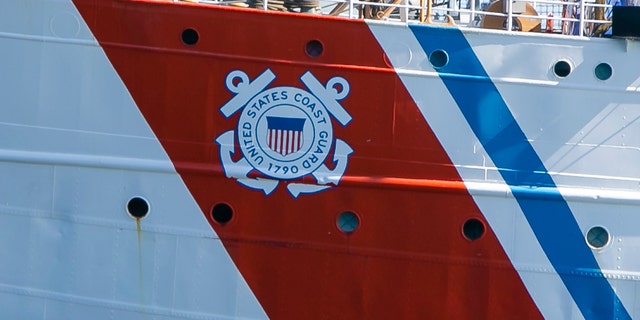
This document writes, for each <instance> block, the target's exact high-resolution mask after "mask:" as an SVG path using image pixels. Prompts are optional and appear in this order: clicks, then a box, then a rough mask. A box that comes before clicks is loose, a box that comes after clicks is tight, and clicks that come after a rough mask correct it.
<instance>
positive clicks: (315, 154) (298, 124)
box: [237, 87, 333, 180]
mask: <svg viewBox="0 0 640 320" xmlns="http://www.w3.org/2000/svg"><path fill="white" fill-rule="evenodd" d="M237 132H238V142H239V143H240V150H241V151H242V154H243V155H244V157H245V158H246V159H247V161H249V164H251V166H252V167H253V168H255V169H256V170H258V171H260V172H261V173H263V174H265V175H267V176H269V177H273V178H277V179H283V180H287V179H296V178H299V177H302V176H305V175H307V174H310V173H312V172H313V171H315V170H316V169H317V168H318V167H319V166H320V165H321V164H322V163H323V162H324V160H325V159H326V158H327V156H328V154H329V151H330V149H331V144H332V143H333V127H332V125H331V117H330V114H329V112H328V111H327V109H326V107H325V106H324V105H323V104H322V102H320V100H318V99H317V98H316V97H315V96H314V95H312V94H311V93H309V92H307V91H304V90H301V89H299V88H295V87H275V88H271V89H268V90H265V91H263V92H261V93H259V94H258V95H257V96H255V97H254V98H253V99H251V100H250V101H249V102H248V103H247V104H246V106H245V107H244V109H243V110H242V114H241V115H240V120H239V121H238V131H237Z"/></svg>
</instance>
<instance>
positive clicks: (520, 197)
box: [410, 25, 630, 319]
mask: <svg viewBox="0 0 640 320" xmlns="http://www.w3.org/2000/svg"><path fill="white" fill-rule="evenodd" d="M410 28H411V31H412V32H413V34H414V35H415V37H416V38H417V40H418V42H419V43H420V45H421V46H422V48H423V49H424V51H425V53H427V56H429V55H430V54H431V53H432V52H434V51H436V50H443V51H445V52H446V53H447V54H448V56H449V63H448V64H447V65H445V66H444V67H442V68H440V69H438V72H439V75H440V78H441V79H442V81H443V82H444V84H445V86H446V87H447V90H449V93H450V94H451V96H453V98H454V100H455V101H456V103H457V105H458V107H459V108H460V111H462V114H463V115H464V117H465V118H466V120H467V122H468V123H469V125H470V127H471V129H472V130H473V132H474V133H475V135H476V136H477V137H478V139H479V140H480V143H482V146H483V147H484V149H485V150H486V152H487V154H488V155H489V157H491V159H492V160H493V163H494V164H495V165H496V166H497V167H498V168H499V171H500V174H501V175H502V178H503V179H504V181H505V182H506V183H507V184H508V185H509V187H510V188H511V191H512V193H513V195H514V197H515V199H516V200H517V201H518V204H519V205H520V208H521V209H522V212H523V213H524V215H525V216H526V219H527V221H528V222H529V224H530V226H531V229H532V230H533V232H534V233H535V235H536V238H537V239H538V241H539V242H540V245H541V247H542V250H544V252H545V254H546V255H547V257H548V259H549V261H550V262H551V264H552V265H553V267H554V268H555V270H556V272H558V275H559V276H560V278H561V279H562V281H563V283H564V285H565V286H566V287H567V290H568V291H569V293H570V294H571V296H572V297H573V299H574V300H575V302H576V304H577V306H578V308H580V311H581V312H582V315H583V316H584V317H585V318H587V319H614V318H617V319H630V316H629V313H628V312H627V310H626V309H625V308H624V306H623V305H622V303H620V299H619V298H618V296H617V295H616V293H615V292H614V290H613V288H612V287H611V285H610V284H609V282H608V281H607V279H606V278H604V275H603V274H602V271H601V270H600V267H599V266H598V263H597V261H596V260H595V258H594V256H593V254H592V252H591V249H589V247H588V246H587V245H586V243H585V240H584V237H583V235H582V232H581V231H580V228H579V226H578V223H577V222H576V220H575V218H574V216H573V214H572V212H571V209H570V208H569V205H568V204H567V202H566V201H565V200H564V198H563V197H562V195H561V194H560V192H559V191H558V189H557V187H556V185H555V183H554V181H553V179H552V178H551V176H550V175H549V173H548V172H547V170H546V168H545V166H544V164H543V162H542V160H541V159H540V157H538V154H537V153H536V151H535V150H534V149H533V147H532V146H531V144H530V143H529V141H527V137H526V135H525V134H524V132H523V131H522V129H521V128H520V126H519V125H518V123H517V122H516V120H515V118H514V116H513V115H512V114H511V111H510V110H509V108H508V107H507V104H506V103H505V101H504V100H503V99H502V96H501V95H500V93H499V92H498V89H497V88H496V86H495V85H494V84H493V82H492V81H491V80H490V78H489V76H488V75H487V73H486V71H485V70H484V68H483V67H482V64H481V63H480V61H479V60H478V57H477V56H476V55H475V53H474V52H473V50H472V48H471V45H470V44H469V43H468V42H467V40H466V38H465V37H464V34H463V33H462V32H461V31H460V30H459V29H456V28H440V27H431V26H424V25H411V26H410ZM525 63H526V62H525ZM456 75H467V76H474V77H476V78H474V79H469V77H466V78H464V79H463V78H462V77H459V76H456ZM542 186H544V187H547V188H551V190H552V191H551V194H549V193H547V194H546V197H544V198H537V197H531V188H535V187H542ZM547 190H548V189H547ZM581 270H589V275H584V271H581Z"/></svg>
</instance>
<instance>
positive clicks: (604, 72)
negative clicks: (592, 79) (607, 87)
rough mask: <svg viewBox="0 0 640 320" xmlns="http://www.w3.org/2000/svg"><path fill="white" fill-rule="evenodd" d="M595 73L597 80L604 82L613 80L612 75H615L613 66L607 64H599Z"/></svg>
mask: <svg viewBox="0 0 640 320" xmlns="http://www.w3.org/2000/svg"><path fill="white" fill-rule="evenodd" d="M593 71H594V73H595V75H596V78H598V79H600V80H603V81H604V80H607V79H609V78H611V75H612V74H613V68H611V65H610V64H608V63H606V62H601V63H599V64H598V65H597V66H596V68H595V69H594V70H593Z"/></svg>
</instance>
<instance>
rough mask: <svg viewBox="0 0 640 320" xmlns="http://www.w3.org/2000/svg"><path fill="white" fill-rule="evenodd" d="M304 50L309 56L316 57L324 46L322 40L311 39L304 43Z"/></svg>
mask: <svg viewBox="0 0 640 320" xmlns="http://www.w3.org/2000/svg"><path fill="white" fill-rule="evenodd" d="M304 51H305V52H306V53H307V55H309V57H311V58H317V57H319V56H320V55H321V54H322V52H323V51H324V46H323V45H322V42H320V41H318V40H311V41H309V42H307V44H306V45H305V47H304Z"/></svg>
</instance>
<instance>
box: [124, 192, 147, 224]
mask: <svg viewBox="0 0 640 320" xmlns="http://www.w3.org/2000/svg"><path fill="white" fill-rule="evenodd" d="M127 214H129V215H130V216H132V217H133V218H136V219H142V218H144V217H146V216H147V214H149V202H147V200H146V199H144V198H141V197H133V198H131V199H130V200H129V202H127Z"/></svg>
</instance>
